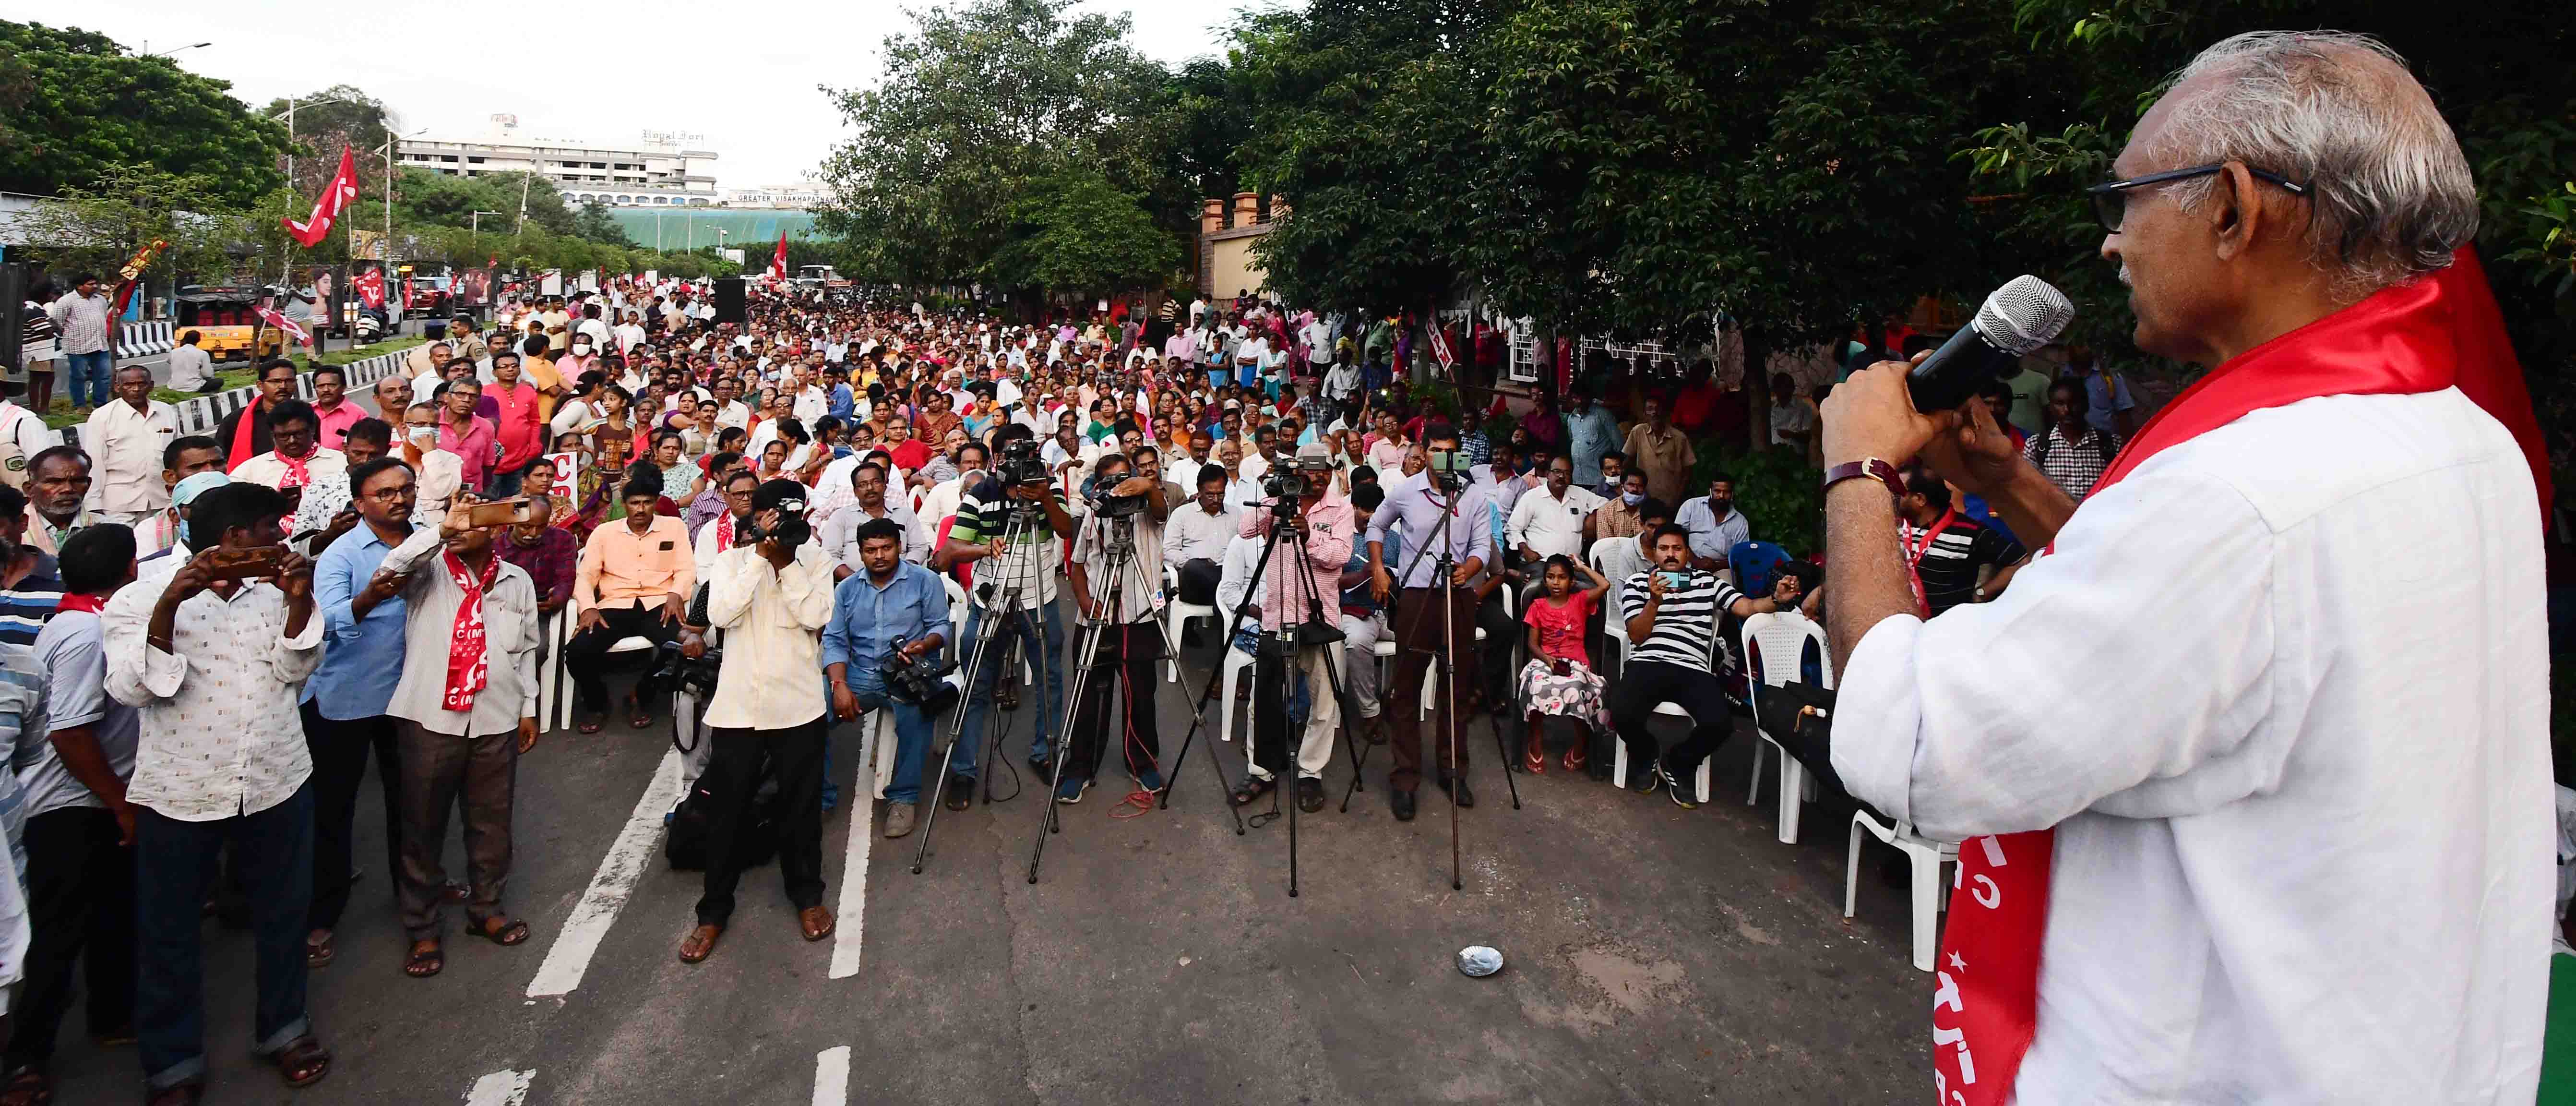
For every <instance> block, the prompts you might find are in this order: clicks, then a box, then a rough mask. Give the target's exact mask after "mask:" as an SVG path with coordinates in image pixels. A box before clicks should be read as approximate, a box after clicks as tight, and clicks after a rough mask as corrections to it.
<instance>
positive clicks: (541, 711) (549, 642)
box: [537, 607, 572, 726]
mask: <svg viewBox="0 0 2576 1106" xmlns="http://www.w3.org/2000/svg"><path fill="white" fill-rule="evenodd" d="M570 621H572V608H570V607H566V608H564V609H563V610H560V611H556V612H555V613H553V614H550V615H546V616H544V617H543V618H541V619H539V620H538V621H537V641H538V642H539V643H540V644H539V645H538V649H539V650H541V651H540V652H539V653H538V655H537V724H538V725H539V726H545V725H546V724H547V723H549V722H551V721H553V720H554V716H555V699H556V698H558V697H559V692H558V690H557V688H558V683H559V682H560V681H561V680H562V679H563V647H564V636H563V628H564V624H565V623H568V622H570Z"/></svg>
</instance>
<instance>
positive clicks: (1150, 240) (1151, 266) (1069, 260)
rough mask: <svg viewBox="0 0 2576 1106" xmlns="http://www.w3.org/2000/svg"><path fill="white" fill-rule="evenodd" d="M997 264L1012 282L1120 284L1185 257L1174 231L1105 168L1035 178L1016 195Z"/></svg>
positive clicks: (1159, 273) (1159, 274)
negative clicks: (1113, 183) (1165, 228)
mask: <svg viewBox="0 0 2576 1106" xmlns="http://www.w3.org/2000/svg"><path fill="white" fill-rule="evenodd" d="M1006 233H1007V235H1008V240H1007V241H1005V242H1004V243H1003V244H1002V248H1001V249H1000V250H999V251H997V253H996V254H995V256H994V259H993V263H992V265H991V266H990V269H991V270H992V274H993V277H994V279H995V280H996V281H997V282H999V283H1000V284H1002V285H1003V286H1005V287H1013V288H1043V289H1048V290H1051V291H1059V292H1117V291H1124V290H1126V289H1130V288H1134V287H1137V286H1139V285H1142V284H1147V283H1153V282H1158V281H1160V280H1162V279H1163V278H1165V277H1167V276H1169V275H1170V274H1171V270H1172V268H1173V266H1174V263H1175V262H1177V261H1178V260H1179V257H1178V256H1177V253H1176V251H1175V250H1174V249H1173V248H1172V247H1173V245H1174V243H1173V240H1172V237H1171V235H1169V234H1167V233H1165V232H1164V231H1163V230H1162V229H1161V228H1159V227H1157V226H1155V225H1154V219H1153V216H1151V215H1149V214H1147V213H1146V211H1145V210H1144V208H1142V207H1140V206H1138V205H1137V202H1136V198H1135V197H1133V196H1129V195H1127V194H1126V193H1123V192H1120V191H1118V190H1117V189H1116V188H1113V187H1111V186H1110V184H1109V181H1108V180H1107V179H1106V178H1104V177H1102V176H1100V175H1099V174H1097V173H1090V174H1083V173H1074V174H1068V175H1066V176H1062V177H1056V178H1049V179H1044V180H1039V181H1035V182H1032V183H1031V187H1030V188H1029V189H1028V190H1027V191H1025V192H1023V193H1021V194H1020V195H1019V196H1018V197H1017V198H1016V199H1014V200H1013V201H1012V202H1011V208H1010V219H1009V226H1008V229H1007V231H1006Z"/></svg>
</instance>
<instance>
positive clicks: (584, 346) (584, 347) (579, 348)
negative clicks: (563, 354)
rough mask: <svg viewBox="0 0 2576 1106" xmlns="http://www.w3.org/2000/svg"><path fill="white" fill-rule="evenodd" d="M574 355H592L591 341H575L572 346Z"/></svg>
mask: <svg viewBox="0 0 2576 1106" xmlns="http://www.w3.org/2000/svg"><path fill="white" fill-rule="evenodd" d="M572 355H573V356H575V357H588V356H590V343H588V342H575V343H573V346H572Z"/></svg>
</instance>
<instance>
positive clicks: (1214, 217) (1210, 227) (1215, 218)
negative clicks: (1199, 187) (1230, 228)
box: [1199, 198, 1225, 234]
mask: <svg viewBox="0 0 2576 1106" xmlns="http://www.w3.org/2000/svg"><path fill="white" fill-rule="evenodd" d="M1224 229H1225V201H1224V200H1219V199H1214V198H1210V199H1208V200H1205V201H1203V202H1202V203H1201V204H1200V206H1199V233H1200V234H1214V233H1216V232H1218V231H1221V230H1224Z"/></svg>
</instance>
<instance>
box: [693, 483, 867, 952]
mask: <svg viewBox="0 0 2576 1106" xmlns="http://www.w3.org/2000/svg"><path fill="white" fill-rule="evenodd" d="M751 519H752V525H751V532H750V533H749V534H744V535H740V537H741V538H742V539H744V542H745V543H744V544H741V545H737V546H735V547H734V548H732V549H728V550H726V551H725V552H724V553H722V554H721V555H719V556H717V557H716V560H715V572H714V576H713V578H712V579H710V580H709V581H708V582H707V622H708V623H709V624H710V625H712V626H714V627H715V628H717V629H720V630H723V631H724V632H725V639H724V658H723V661H722V662H721V667H719V668H718V669H717V671H716V690H715V695H714V697H713V698H711V699H709V700H708V702H707V714H706V725H707V730H708V733H707V737H706V740H708V741H711V742H713V743H714V746H715V752H714V754H713V755H712V756H711V757H709V758H708V761H707V773H706V775H705V776H703V777H701V778H700V784H701V786H702V787H704V788H705V790H706V791H707V793H708V794H710V795H711V796H713V797H714V800H715V807H714V811H713V820H712V823H711V824H710V825H709V827H708V834H707V878H706V891H705V893H704V894H703V895H701V896H700V897H699V899H698V923H697V925H696V927H695V928H692V929H691V930H690V931H689V935H688V937H687V938H686V939H684V940H682V941H681V942H680V959H681V960H682V961H684V962H686V963H691V964H695V963H697V962H699V961H701V960H704V959H706V958H707V957H708V955H710V954H712V953H713V952H715V949H716V939H717V938H718V937H720V936H722V935H723V934H724V928H725V924H726V923H727V922H728V921H729V920H730V919H731V918H732V917H733V890H734V884H735V882H736V881H737V880H738V879H740V877H741V875H742V868H741V865H740V863H739V862H738V861H737V859H736V852H735V849H734V838H735V835H736V833H737V832H738V831H739V830H740V829H741V827H742V824H743V820H744V819H745V818H747V817H749V816H750V813H751V803H752V798H753V796H754V794H755V793H756V792H757V791H758V790H759V787H760V781H761V777H762V772H761V764H762V761H763V760H764V759H766V760H767V761H768V764H769V767H770V770H771V771H772V772H773V773H775V774H776V776H777V778H778V803H779V807H778V810H779V814H778V872H779V875H780V876H782V877H784V878H785V880H786V883H787V900H788V902H789V903H791V904H793V905H794V906H795V908H796V927H797V931H798V932H799V933H801V934H802V935H803V936H804V938H805V939H806V940H808V941H820V940H822V939H823V938H825V937H828V936H831V934H832V926H833V920H832V912H831V910H830V909H828V908H826V907H825V906H824V905H823V806H822V791H823V742H824V738H825V727H824V721H823V705H824V704H823V697H822V696H821V695H819V694H816V693H815V691H816V690H817V689H815V688H814V687H813V685H810V684H808V685H806V688H807V690H806V691H805V692H804V693H802V694H800V693H798V692H797V690H796V687H797V684H798V683H799V682H800V681H801V680H803V679H810V678H811V677H810V676H804V675H800V674H803V673H812V672H815V671H817V670H819V669H820V668H821V667H822V648H821V639H820V631H821V630H822V629H823V626H824V623H825V622H826V621H827V620H829V618H830V617H831V614H832V567H831V564H830V563H829V562H828V561H826V560H825V559H824V556H823V550H822V548H821V547H820V546H817V545H815V544H814V543H813V542H812V541H811V540H810V539H812V538H813V536H814V531H813V526H812V524H810V523H808V522H806V521H805V486H804V485H803V484H799V483H797V482H796V481H793V480H771V481H769V482H767V483H764V484H762V485H761V486H760V488H759V490H758V491H755V492H754V493H752V500H751Z"/></svg>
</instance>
